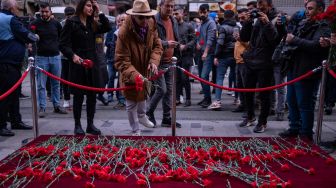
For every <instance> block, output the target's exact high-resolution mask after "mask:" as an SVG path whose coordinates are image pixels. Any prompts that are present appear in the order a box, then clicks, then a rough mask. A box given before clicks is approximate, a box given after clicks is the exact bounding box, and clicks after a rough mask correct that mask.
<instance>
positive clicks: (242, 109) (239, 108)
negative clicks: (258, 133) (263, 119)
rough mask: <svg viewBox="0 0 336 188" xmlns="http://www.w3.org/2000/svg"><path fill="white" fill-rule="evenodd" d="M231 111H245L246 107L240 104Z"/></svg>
mask: <svg viewBox="0 0 336 188" xmlns="http://www.w3.org/2000/svg"><path fill="white" fill-rule="evenodd" d="M231 112H234V113H236V112H244V107H243V106H238V107H237V108H236V109H234V110H232V111H231Z"/></svg>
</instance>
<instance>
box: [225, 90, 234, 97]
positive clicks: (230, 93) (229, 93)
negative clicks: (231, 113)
mask: <svg viewBox="0 0 336 188" xmlns="http://www.w3.org/2000/svg"><path fill="white" fill-rule="evenodd" d="M226 94H227V95H231V96H232V94H234V92H233V91H228V92H227V93H226Z"/></svg>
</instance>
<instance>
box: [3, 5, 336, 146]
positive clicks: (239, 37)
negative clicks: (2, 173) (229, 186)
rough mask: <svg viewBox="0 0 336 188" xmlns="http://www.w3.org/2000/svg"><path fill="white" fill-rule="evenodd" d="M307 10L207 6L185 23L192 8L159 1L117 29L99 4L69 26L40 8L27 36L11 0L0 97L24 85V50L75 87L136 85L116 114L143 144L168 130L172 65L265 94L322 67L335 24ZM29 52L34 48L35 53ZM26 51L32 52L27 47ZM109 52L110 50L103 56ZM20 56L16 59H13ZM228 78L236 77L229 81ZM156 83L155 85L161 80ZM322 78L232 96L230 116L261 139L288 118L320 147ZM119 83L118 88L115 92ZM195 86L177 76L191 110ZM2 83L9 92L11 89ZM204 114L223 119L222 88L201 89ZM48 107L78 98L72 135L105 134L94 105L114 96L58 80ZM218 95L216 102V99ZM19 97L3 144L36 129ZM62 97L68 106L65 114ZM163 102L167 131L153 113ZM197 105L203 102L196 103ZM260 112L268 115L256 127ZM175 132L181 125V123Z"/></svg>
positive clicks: (6, 117) (331, 99)
mask: <svg viewBox="0 0 336 188" xmlns="http://www.w3.org/2000/svg"><path fill="white" fill-rule="evenodd" d="M302 6H303V7H304V8H303V9H302V10H300V11H298V12H296V13H295V14H294V15H288V14H287V13H286V12H281V11H278V10H277V9H276V7H274V6H273V3H272V0H257V1H251V2H248V3H247V7H246V8H241V9H238V10H237V11H236V12H235V11H233V10H224V11H220V12H211V11H210V7H209V5H208V4H202V5H200V7H199V10H198V15H199V16H198V17H197V18H194V19H193V20H190V21H188V20H186V15H187V12H186V10H185V8H184V7H182V6H176V5H175V1H174V0H161V1H160V3H159V11H156V10H152V9H150V7H149V4H148V2H147V0H135V1H134V3H133V8H132V9H130V10H128V11H126V12H125V13H122V14H119V15H118V16H117V17H116V24H115V26H114V24H112V23H111V22H110V21H109V20H108V18H107V17H106V16H105V15H104V13H102V12H100V10H99V5H98V3H97V2H96V1H94V0H80V1H79V2H78V5H77V7H76V9H74V8H72V7H67V8H66V9H65V15H66V18H65V20H63V21H62V22H58V21H57V20H55V19H54V18H53V17H52V12H51V8H50V6H49V5H48V4H41V6H40V10H39V12H40V18H37V19H36V20H34V21H33V22H31V24H30V26H29V28H28V29H27V28H25V27H23V26H22V24H21V23H19V21H18V19H17V18H16V16H15V14H16V13H17V3H16V1H15V0H3V1H2V4H1V9H2V10H1V13H0V46H1V50H0V71H1V74H0V82H1V85H0V94H3V93H4V92H6V91H7V90H8V89H9V88H11V87H12V86H13V84H14V83H15V82H16V81H18V79H19V78H20V76H21V65H22V62H23V58H24V53H25V49H26V46H28V51H29V53H31V54H34V56H35V57H36V65H37V66H39V67H40V68H42V69H44V70H46V71H48V72H50V73H52V74H54V75H56V76H59V77H62V78H64V79H66V80H69V81H71V82H73V83H76V84H81V85H85V86H92V87H99V88H105V87H107V88H114V87H124V86H135V87H134V89H130V90H125V91H123V92H115V96H116V99H117V101H118V103H117V105H116V106H114V108H117V109H126V112H127V115H128V119H129V123H130V126H131V128H132V135H135V136H139V135H141V131H140V126H139V125H140V124H141V125H144V126H145V127H149V128H155V127H156V126H158V125H161V126H162V127H170V126H171V125H172V122H171V121H172V118H171V106H172V104H171V102H172V101H171V98H172V96H171V95H172V87H173V85H172V79H171V74H172V72H171V71H170V70H169V67H170V66H171V64H172V57H174V56H175V57H177V59H178V66H180V67H182V68H183V69H185V70H187V71H191V69H195V67H197V72H198V76H199V77H200V78H202V79H204V80H206V81H211V82H213V83H214V84H217V85H219V86H223V84H224V79H225V78H226V77H228V82H229V87H232V88H264V87H268V86H273V85H278V84H282V83H284V82H285V81H290V80H293V79H295V78H297V77H299V76H302V75H303V74H305V73H307V72H308V71H310V70H313V69H315V68H317V67H318V66H320V65H321V62H322V61H323V60H325V59H327V57H328V49H329V47H330V46H331V45H334V44H335V42H336V41H335V40H336V36H335V34H332V33H331V30H330V27H329V25H328V24H327V23H326V22H325V21H323V20H316V19H315V17H316V16H317V15H318V14H320V13H323V12H324V9H325V3H324V1H323V0H304V2H303V4H302ZM28 44H30V45H28ZM25 45H26V46H25ZM104 47H105V48H106V50H105V49H104ZM14 49H15V50H14ZM228 70H230V71H229V73H228ZM162 71H164V72H163V74H162V75H161V74H160V75H159V76H158V77H157V79H155V80H153V81H150V80H149V79H148V78H150V77H151V76H153V75H156V74H158V73H160V72H162ZM36 75H37V86H38V88H37V91H38V106H39V117H40V118H44V117H46V116H47V114H48V113H47V112H46V104H47V93H46V90H47V88H48V87H47V76H46V75H44V74H43V73H41V72H40V71H37V72H36ZM320 79H321V76H320V74H315V75H313V76H311V77H309V78H306V79H304V80H301V81H298V82H296V83H294V84H292V85H289V86H287V88H285V87H283V88H279V89H276V90H274V91H263V92H259V93H253V92H247V93H242V92H240V93H239V92H233V93H230V94H232V96H234V98H233V103H234V104H235V105H236V106H237V108H236V109H234V110H233V111H232V112H234V113H237V112H238V113H242V115H243V118H244V120H243V121H242V122H241V123H239V126H240V127H249V126H255V128H254V132H255V133H262V132H264V131H265V130H266V128H267V126H268V124H267V120H268V116H269V115H276V119H277V120H278V121H283V120H284V119H285V110H286V108H287V109H288V120H289V129H287V130H285V131H283V132H281V133H280V136H281V137H296V136H298V135H299V136H301V137H304V138H307V139H310V140H312V138H313V125H314V109H315V103H316V98H317V94H318V88H319V85H320ZM115 80H118V82H117V83H116V82H115ZM190 82H191V80H190V78H189V77H188V76H186V75H185V74H184V73H183V72H182V71H181V70H180V69H178V72H177V85H176V95H177V101H174V102H176V105H180V104H182V99H183V103H184V104H183V105H184V107H189V106H191V105H193V103H194V101H193V100H192V98H191V83H190ZM327 82H328V84H327V86H328V87H327V88H326V94H327V96H326V100H325V113H326V114H328V115H330V114H332V108H333V107H334V105H335V102H336V81H335V79H334V78H333V77H331V76H330V77H328V80H327ZM3 83H4V84H3ZM201 86H202V89H201V91H200V94H203V96H204V97H203V99H202V100H201V101H199V102H198V103H197V105H199V106H201V107H202V108H208V109H209V110H220V109H221V108H222V105H223V104H222V102H221V100H222V89H220V88H213V89H212V90H211V87H210V86H209V85H208V84H205V83H203V82H202V83H201ZM50 91H51V95H50V100H51V101H52V103H53V106H54V111H53V112H54V113H59V114H67V113H68V111H67V109H68V108H69V107H70V106H71V105H70V102H69V101H70V94H72V95H73V104H72V108H73V117H74V125H75V126H74V127H75V128H74V134H76V135H84V134H85V132H86V133H90V134H95V135H100V134H101V131H100V130H99V129H98V128H96V127H95V125H94V115H95V111H96V100H99V101H101V102H102V103H103V104H104V105H108V104H109V103H111V102H112V101H113V96H114V92H108V93H107V98H105V96H104V93H97V92H93V91H85V90H81V89H77V88H74V87H71V88H69V87H68V86H67V85H61V84H60V82H59V81H56V80H52V79H51V80H50ZM212 93H213V94H215V95H214V97H212ZM19 95H20V91H15V92H14V93H13V94H11V95H10V96H9V97H8V98H6V99H4V100H2V101H0V135H1V136H13V135H14V133H13V132H12V131H11V130H10V129H7V122H6V121H9V122H10V123H11V127H12V129H31V128H32V127H31V126H29V125H26V124H25V123H23V122H22V119H21V115H20V113H19V109H20V106H19V102H18V101H19V100H18V98H19ZM61 95H64V103H63V105H61V102H60V100H61ZM85 97H86V102H85V103H86V112H87V128H86V131H84V130H83V129H82V124H81V121H80V120H81V111H82V105H83V103H84V98H85ZM160 101H162V107H163V114H162V118H161V119H162V122H161V124H159V123H158V122H157V121H156V118H155V116H154V112H155V110H156V108H157V106H158V104H159V102H160ZM195 103H196V102H195ZM255 109H260V113H259V117H258V119H257V118H256V114H255ZM176 127H178V128H181V127H182V125H181V124H180V123H178V122H176Z"/></svg>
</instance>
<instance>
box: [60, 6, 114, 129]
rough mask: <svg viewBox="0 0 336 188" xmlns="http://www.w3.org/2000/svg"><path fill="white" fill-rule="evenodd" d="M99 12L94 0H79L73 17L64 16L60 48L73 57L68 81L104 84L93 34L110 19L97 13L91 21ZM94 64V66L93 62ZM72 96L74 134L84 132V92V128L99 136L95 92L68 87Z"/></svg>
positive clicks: (101, 28) (102, 29) (102, 28)
mask: <svg viewBox="0 0 336 188" xmlns="http://www.w3.org/2000/svg"><path fill="white" fill-rule="evenodd" d="M97 12H99V6H98V4H97V1H92V0H80V1H79V3H78V5H77V7H76V12H75V16H73V17H71V18H70V19H67V21H66V23H65V25H64V27H63V30H62V33H61V42H60V45H61V51H62V53H63V54H64V56H65V57H67V58H68V59H70V60H72V62H70V66H69V80H70V81H71V82H73V83H76V84H80V85H86V86H93V87H104V83H100V82H101V81H100V79H99V75H100V68H99V64H98V63H95V62H97V61H98V60H97V53H96V48H95V46H96V35H97V34H102V33H106V32H108V31H109V30H110V25H109V20H108V19H107V18H106V16H105V15H104V14H103V13H101V12H99V22H97V21H95V20H94V15H95V13H97ZM92 64H93V65H92ZM70 92H71V93H72V94H73V95H74V97H73V114H74V119H75V130H74V133H75V134H76V135H84V134H85V132H84V131H83V129H82V125H81V121H80V119H81V111H82V104H83V100H84V95H86V113H87V128H86V132H87V133H90V134H95V135H100V134H101V131H100V130H99V129H97V128H96V127H95V126H94V124H93V119H94V114H95V111H96V93H95V92H93V91H85V90H81V89H77V88H74V87H72V88H70Z"/></svg>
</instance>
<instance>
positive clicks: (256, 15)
mask: <svg viewBox="0 0 336 188" xmlns="http://www.w3.org/2000/svg"><path fill="white" fill-rule="evenodd" d="M259 12H260V10H259V9H253V10H251V12H250V14H251V18H252V19H255V18H259V17H260V14H259Z"/></svg>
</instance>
